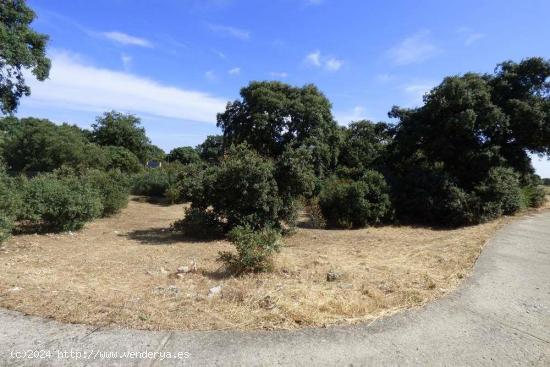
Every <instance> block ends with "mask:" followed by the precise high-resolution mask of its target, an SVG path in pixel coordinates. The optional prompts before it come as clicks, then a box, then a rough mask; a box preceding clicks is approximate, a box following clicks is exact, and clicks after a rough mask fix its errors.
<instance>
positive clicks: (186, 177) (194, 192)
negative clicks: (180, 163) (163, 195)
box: [171, 163, 207, 203]
mask: <svg viewBox="0 0 550 367" xmlns="http://www.w3.org/2000/svg"><path fill="white" fill-rule="evenodd" d="M206 171H207V166H205V165H204V164H202V163H194V164H188V165H186V166H184V167H183V168H182V172H181V173H180V174H179V175H178V177H177V182H176V184H175V185H174V187H173V188H172V189H171V191H173V193H172V201H173V202H180V203H183V202H188V201H191V200H193V198H197V199H198V198H200V197H201V196H202V193H203V187H202V185H203V179H204V175H205V173H206Z"/></svg>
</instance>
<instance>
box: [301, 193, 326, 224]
mask: <svg viewBox="0 0 550 367" xmlns="http://www.w3.org/2000/svg"><path fill="white" fill-rule="evenodd" d="M305 210H306V212H307V214H308V215H309V218H310V220H309V223H308V224H309V226H310V227H311V228H316V229H323V228H325V227H326V226H327V220H326V219H325V217H324V216H323V211H322V210H321V206H320V205H319V198H318V197H314V198H311V199H308V200H307V201H306V203H305Z"/></svg>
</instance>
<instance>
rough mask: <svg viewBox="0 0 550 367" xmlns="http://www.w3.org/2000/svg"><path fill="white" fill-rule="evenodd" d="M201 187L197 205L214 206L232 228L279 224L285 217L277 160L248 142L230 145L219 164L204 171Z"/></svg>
mask: <svg viewBox="0 0 550 367" xmlns="http://www.w3.org/2000/svg"><path fill="white" fill-rule="evenodd" d="M201 186H202V187H201V188H200V189H199V190H198V192H196V193H195V194H194V197H193V198H192V205H193V207H195V208H200V209H202V210H206V209H207V208H209V207H212V210H213V212H214V213H215V214H216V216H218V217H219V218H223V219H224V220H225V221H226V222H227V227H228V228H233V227H236V226H240V225H248V226H251V227H253V228H255V229H257V228H263V227H267V226H273V227H278V226H279V225H280V221H281V220H282V219H284V218H283V217H282V214H283V210H282V209H283V203H282V199H281V198H280V197H279V193H278V189H277V182H276V181H275V178H274V167H273V163H272V162H270V161H268V160H266V159H263V158H262V157H260V156H259V155H258V154H257V153H256V152H254V151H253V150H250V149H249V148H248V147H247V146H246V145H240V146H237V147H232V148H230V149H229V151H228V154H227V156H226V157H225V158H224V160H223V161H222V163H221V164H220V166H219V167H210V168H209V169H208V170H207V171H206V172H205V173H204V175H203V179H202V185H201Z"/></svg>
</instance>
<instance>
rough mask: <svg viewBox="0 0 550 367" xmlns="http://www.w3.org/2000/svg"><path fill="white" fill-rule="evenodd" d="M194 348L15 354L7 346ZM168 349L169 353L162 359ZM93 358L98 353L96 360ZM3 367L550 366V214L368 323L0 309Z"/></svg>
mask: <svg viewBox="0 0 550 367" xmlns="http://www.w3.org/2000/svg"><path fill="white" fill-rule="evenodd" d="M29 349H30V350H40V349H46V350H56V349H57V350H62V351H67V352H68V353H70V352H71V350H72V351H73V357H77V354H76V352H80V353H82V352H83V351H88V350H94V351H96V350H101V351H117V352H119V353H121V352H123V351H146V350H147V351H150V352H155V351H157V352H164V353H166V352H170V353H174V354H175V353H178V352H181V353H185V352H188V353H190V356H189V358H187V359H170V360H168V359H165V360H160V359H158V358H157V359H139V358H125V359H103V360H102V359H91V360H82V359H80V360H75V359H74V358H70V355H68V357H69V358H62V359H58V355H56V354H55V353H54V355H52V358H50V359H42V360H39V359H32V360H31V359H26V360H23V359H17V358H11V357H10V352H11V351H22V350H29ZM166 355H167V354H165V356H166ZM97 358H99V357H97ZM0 365H1V366H27V365H29V366H30V365H32V366H34V365H42V366H81V365H90V366H103V365H116V366H127V365H135V366H165V365H167V366H187V365H192V366H247V365H250V366H266V365H267V366H271V365H288V366H351V365H353V366H363V365H364V366H384V365H392V366H393V365H401V366H406V365H411V366H514V365H518V366H550V212H545V213H541V214H537V215H534V216H529V217H525V218H523V219H521V220H518V221H516V222H514V223H512V224H510V225H508V226H506V227H505V228H504V229H502V230H501V231H499V232H498V234H497V235H496V236H495V237H494V239H493V240H492V241H491V242H490V243H489V244H488V245H487V246H486V248H485V250H484V251H483V253H482V255H481V257H480V258H479V260H478V262H477V263H476V265H475V269H474V273H473V275H472V276H471V277H470V278H469V279H468V280H466V282H465V283H464V285H463V286H462V287H461V288H460V289H459V290H458V291H456V292H455V293H453V294H452V295H451V296H449V297H446V298H444V299H442V300H439V301H436V302H434V303H431V304H430V305H428V306H427V307H425V308H422V309H419V310H413V311H407V312H403V313H400V314H397V315H394V316H392V317H388V318H384V319H381V320H379V321H376V322H375V323H373V324H371V325H358V326H353V327H337V328H328V329H308V330H302V331H292V332H253V333H244V332H230V331H228V332H146V331H134V330H120V329H108V330H94V329H93V328H91V327H87V326H79V325H64V324H60V323H58V322H54V321H45V320H42V319H39V318H35V317H24V316H21V315H19V314H17V313H14V312H8V311H0Z"/></svg>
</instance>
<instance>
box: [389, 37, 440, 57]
mask: <svg viewBox="0 0 550 367" xmlns="http://www.w3.org/2000/svg"><path fill="white" fill-rule="evenodd" d="M440 52H441V50H440V49H439V47H437V46H436V45H435V44H434V43H433V41H432V39H431V32H430V31H428V30H423V31H420V32H417V33H415V34H414V35H412V36H410V37H407V38H405V39H404V40H403V41H401V42H400V43H399V44H397V45H396V46H394V47H392V48H391V49H390V50H389V51H388V55H389V56H390V58H391V59H392V60H393V62H394V64H396V65H408V64H414V63H419V62H422V61H425V60H427V59H429V58H431V57H433V56H435V55H437V54H438V53H440Z"/></svg>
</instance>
